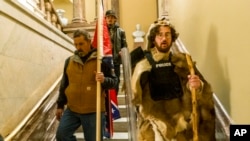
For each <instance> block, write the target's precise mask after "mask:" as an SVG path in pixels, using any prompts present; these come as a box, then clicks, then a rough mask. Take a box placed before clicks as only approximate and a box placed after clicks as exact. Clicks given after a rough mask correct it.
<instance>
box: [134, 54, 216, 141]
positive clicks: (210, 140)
mask: <svg viewBox="0 0 250 141" xmlns="http://www.w3.org/2000/svg"><path fill="white" fill-rule="evenodd" d="M152 54H153V58H154V60H155V61H159V60H161V59H168V56H169V54H164V53H159V52H158V53H156V52H154V51H153V50H152ZM171 62H172V63H173V64H174V65H175V69H174V71H175V72H176V73H177V74H178V76H179V78H180V81H181V85H182V88H183V93H184V94H183V96H182V97H181V98H174V99H171V100H159V101H154V100H152V99H151V96H150V90H149V83H148V79H147V78H148V77H147V75H148V73H149V72H150V70H151V65H150V64H149V62H148V61H147V59H143V60H141V61H140V62H138V63H137V64H136V66H135V68H134V71H133V74H132V90H133V97H132V102H133V104H135V105H136V106H137V107H138V116H137V117H138V124H137V127H138V140H139V141H192V138H193V131H192V116H191V113H192V100H191V92H190V90H189V88H188V85H187V82H188V78H187V75H188V74H189V69H188V65H187V61H186V57H185V54H184V53H178V54H173V55H172V58H171ZM195 73H196V75H199V77H200V79H201V81H202V82H201V83H202V88H200V89H198V90H196V94H197V105H198V137H199V141H215V109H214V102H213V92H212V89H211V86H210V85H209V84H208V82H207V81H206V80H205V79H204V77H203V76H202V75H201V73H200V72H199V71H198V70H197V69H196V68H195Z"/></svg>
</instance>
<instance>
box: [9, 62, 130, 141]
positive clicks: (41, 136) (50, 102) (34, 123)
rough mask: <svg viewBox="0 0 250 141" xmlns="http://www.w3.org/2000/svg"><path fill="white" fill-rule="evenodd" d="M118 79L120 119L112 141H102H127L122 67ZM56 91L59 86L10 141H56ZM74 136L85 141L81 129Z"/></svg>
mask: <svg viewBox="0 0 250 141" xmlns="http://www.w3.org/2000/svg"><path fill="white" fill-rule="evenodd" d="M120 79H121V82H120V91H119V94H118V97H117V98H118V108H119V111H120V115H121V118H119V119H117V120H114V123H113V128H114V134H113V137H112V139H104V140H105V141H128V123H127V110H126V105H125V93H124V92H123V91H121V88H122V85H123V74H122V66H121V78H120ZM58 89H59V84H58V85H57V87H56V88H55V89H54V90H53V91H52V92H51V94H50V95H49V96H48V98H47V99H46V100H45V101H44V102H43V103H42V105H41V106H40V107H39V109H38V110H37V111H36V112H35V113H34V115H33V116H32V118H31V119H29V121H28V122H27V123H26V124H25V126H24V127H23V128H22V129H21V130H20V131H19V132H18V134H16V135H15V136H14V137H13V138H12V140H11V141H56V139H55V132H56V129H57V127H58V121H57V120H56V118H55V110H56V104H55V103H56V99H57V96H58ZM75 136H76V137H77V141H85V140H84V137H83V132H82V128H81V127H80V128H79V129H78V130H77V131H76V133H75Z"/></svg>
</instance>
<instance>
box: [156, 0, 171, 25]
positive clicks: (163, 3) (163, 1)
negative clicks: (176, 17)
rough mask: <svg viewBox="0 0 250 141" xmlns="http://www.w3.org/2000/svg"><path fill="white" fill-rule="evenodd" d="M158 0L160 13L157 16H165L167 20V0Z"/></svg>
mask: <svg viewBox="0 0 250 141" xmlns="http://www.w3.org/2000/svg"><path fill="white" fill-rule="evenodd" d="M158 2H161V3H159V5H160V7H159V8H161V9H160V13H159V14H160V15H159V17H158V18H162V17H165V18H166V19H167V20H169V15H168V10H169V8H168V0H161V1H158Z"/></svg>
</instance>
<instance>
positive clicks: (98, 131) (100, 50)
mask: <svg viewBox="0 0 250 141" xmlns="http://www.w3.org/2000/svg"><path fill="white" fill-rule="evenodd" d="M97 7H98V8H97V11H98V20H97V24H98V26H97V28H98V29H97V73H100V72H101V63H102V55H103V30H102V27H103V23H102V22H103V8H102V2H101V0H98V2H97ZM96 98H97V99H96V141H100V139H101V138H102V137H101V82H99V81H97V91H96ZM87 130H88V129H87Z"/></svg>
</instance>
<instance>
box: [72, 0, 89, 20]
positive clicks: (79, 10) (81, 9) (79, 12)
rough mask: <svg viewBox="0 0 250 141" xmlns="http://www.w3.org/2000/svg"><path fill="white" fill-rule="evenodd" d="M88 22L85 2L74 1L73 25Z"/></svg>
mask: <svg viewBox="0 0 250 141" xmlns="http://www.w3.org/2000/svg"><path fill="white" fill-rule="evenodd" d="M84 22H87V21H86V18H85V0H73V19H72V23H84Z"/></svg>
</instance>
